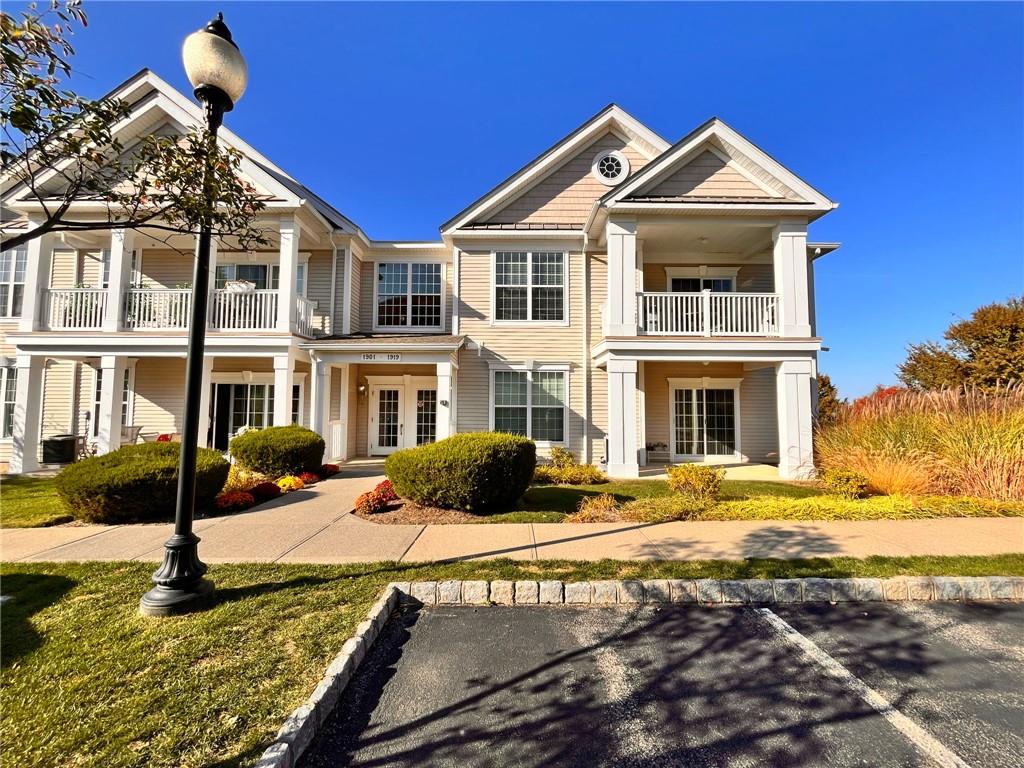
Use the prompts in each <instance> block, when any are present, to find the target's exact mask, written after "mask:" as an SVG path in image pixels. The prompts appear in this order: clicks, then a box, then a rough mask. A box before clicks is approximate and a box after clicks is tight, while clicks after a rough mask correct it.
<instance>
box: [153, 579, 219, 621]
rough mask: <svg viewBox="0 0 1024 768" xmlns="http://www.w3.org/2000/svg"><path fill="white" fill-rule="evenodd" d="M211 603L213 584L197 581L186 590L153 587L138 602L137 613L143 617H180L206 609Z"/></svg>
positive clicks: (204, 580)
mask: <svg viewBox="0 0 1024 768" xmlns="http://www.w3.org/2000/svg"><path fill="white" fill-rule="evenodd" d="M212 602H213V582H212V581H210V580H209V579H199V581H197V582H195V583H193V584H191V585H190V586H189V587H188V589H172V588H169V587H161V586H159V585H157V586H155V587H153V588H152V589H151V590H149V592H147V593H146V594H144V595H143V596H142V599H141V600H139V612H140V613H142V614H143V615H144V616H180V615H181V614H183V613H191V612H192V611H199V610H202V609H204V608H208V607H209V606H210V604H211V603H212Z"/></svg>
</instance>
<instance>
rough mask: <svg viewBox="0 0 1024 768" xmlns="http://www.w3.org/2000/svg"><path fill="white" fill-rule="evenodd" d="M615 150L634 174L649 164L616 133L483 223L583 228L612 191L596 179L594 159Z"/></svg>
mask: <svg viewBox="0 0 1024 768" xmlns="http://www.w3.org/2000/svg"><path fill="white" fill-rule="evenodd" d="M612 149H617V150H619V151H620V152H622V153H623V154H624V155H625V156H626V158H627V159H628V160H629V165H630V172H631V173H635V172H636V171H638V170H639V169H640V168H642V167H643V166H645V165H646V164H647V162H648V160H647V158H646V157H645V156H644V155H643V154H641V153H640V152H639V151H637V149H636V148H635V147H634V146H633V145H632V144H630V143H627V142H625V141H623V140H622V139H621V138H619V137H618V136H616V135H615V134H614V133H611V132H609V133H606V134H605V135H604V136H602V137H601V138H599V139H597V140H596V141H594V142H593V143H591V144H590V145H588V146H587V147H586V148H584V149H582V150H580V151H579V152H578V153H577V154H576V155H575V156H574V157H573V158H572V159H571V160H569V161H568V162H566V163H565V164H564V165H562V166H561V167H559V168H557V169H556V170H554V171H552V172H551V173H550V174H549V175H548V176H547V177H545V178H544V179H542V180H541V181H539V182H538V183H537V184H535V185H534V186H532V187H530V188H529V189H527V190H526V191H525V192H523V193H522V194H521V195H520V196H519V197H517V198H515V199H514V200H512V201H511V202H510V203H508V204H507V205H506V206H505V207H503V208H502V209H501V210H499V211H497V212H496V213H494V214H492V215H491V216H489V217H487V218H485V219H484V220H483V223H488V224H491V223H494V224H509V223H520V222H526V223H531V224H535V223H549V224H580V225H582V224H583V223H584V222H585V221H586V219H587V215H588V214H589V213H590V208H591V206H592V205H593V204H594V201H595V200H596V199H597V198H599V197H602V196H603V195H605V194H607V193H608V190H609V189H610V187H607V186H605V185H604V184H602V183H601V182H599V181H598V180H597V179H595V178H594V176H593V174H592V173H591V172H590V167H591V164H592V163H593V161H594V156H595V155H596V154H597V153H598V152H602V151H606V150H612Z"/></svg>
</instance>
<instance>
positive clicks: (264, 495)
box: [249, 480, 283, 501]
mask: <svg viewBox="0 0 1024 768" xmlns="http://www.w3.org/2000/svg"><path fill="white" fill-rule="evenodd" d="M249 493H251V494H252V495H253V496H254V497H255V499H256V501H270V500H271V499H276V498H277V497H278V496H280V495H281V494H282V493H283V491H282V490H281V486H279V485H278V484H277V483H275V482H273V481H271V480H266V481H264V482H262V483H257V484H256V485H254V486H253V487H252V488H250V489H249Z"/></svg>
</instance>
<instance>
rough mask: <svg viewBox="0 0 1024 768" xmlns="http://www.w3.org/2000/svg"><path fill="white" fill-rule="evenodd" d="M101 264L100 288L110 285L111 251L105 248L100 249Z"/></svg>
mask: <svg viewBox="0 0 1024 768" xmlns="http://www.w3.org/2000/svg"><path fill="white" fill-rule="evenodd" d="M100 264H101V267H102V269H101V270H100V288H109V287H110V251H109V250H107V249H103V250H102V251H100Z"/></svg>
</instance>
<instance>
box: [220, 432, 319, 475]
mask: <svg viewBox="0 0 1024 768" xmlns="http://www.w3.org/2000/svg"><path fill="white" fill-rule="evenodd" d="M324 447H325V446H324V439H323V438H322V437H320V435H318V434H317V433H316V432H314V431H313V430H311V429H306V428H305V427H300V426H299V425H297V424H291V425H289V426H287V427H268V428H267V429H253V430H249V431H248V432H246V433H244V434H241V435H238V436H237V437H235V438H234V439H233V440H232V441H231V444H230V450H231V455H232V456H233V457H234V459H235V461H236V462H238V463H239V464H241V465H242V466H243V467H245V468H246V469H250V470H254V471H256V472H263V473H265V474H268V475H272V476H274V477H279V476H280V475H295V474H298V473H299V472H314V471H316V470H317V469H319V468H320V462H322V461H323V459H324Z"/></svg>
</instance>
